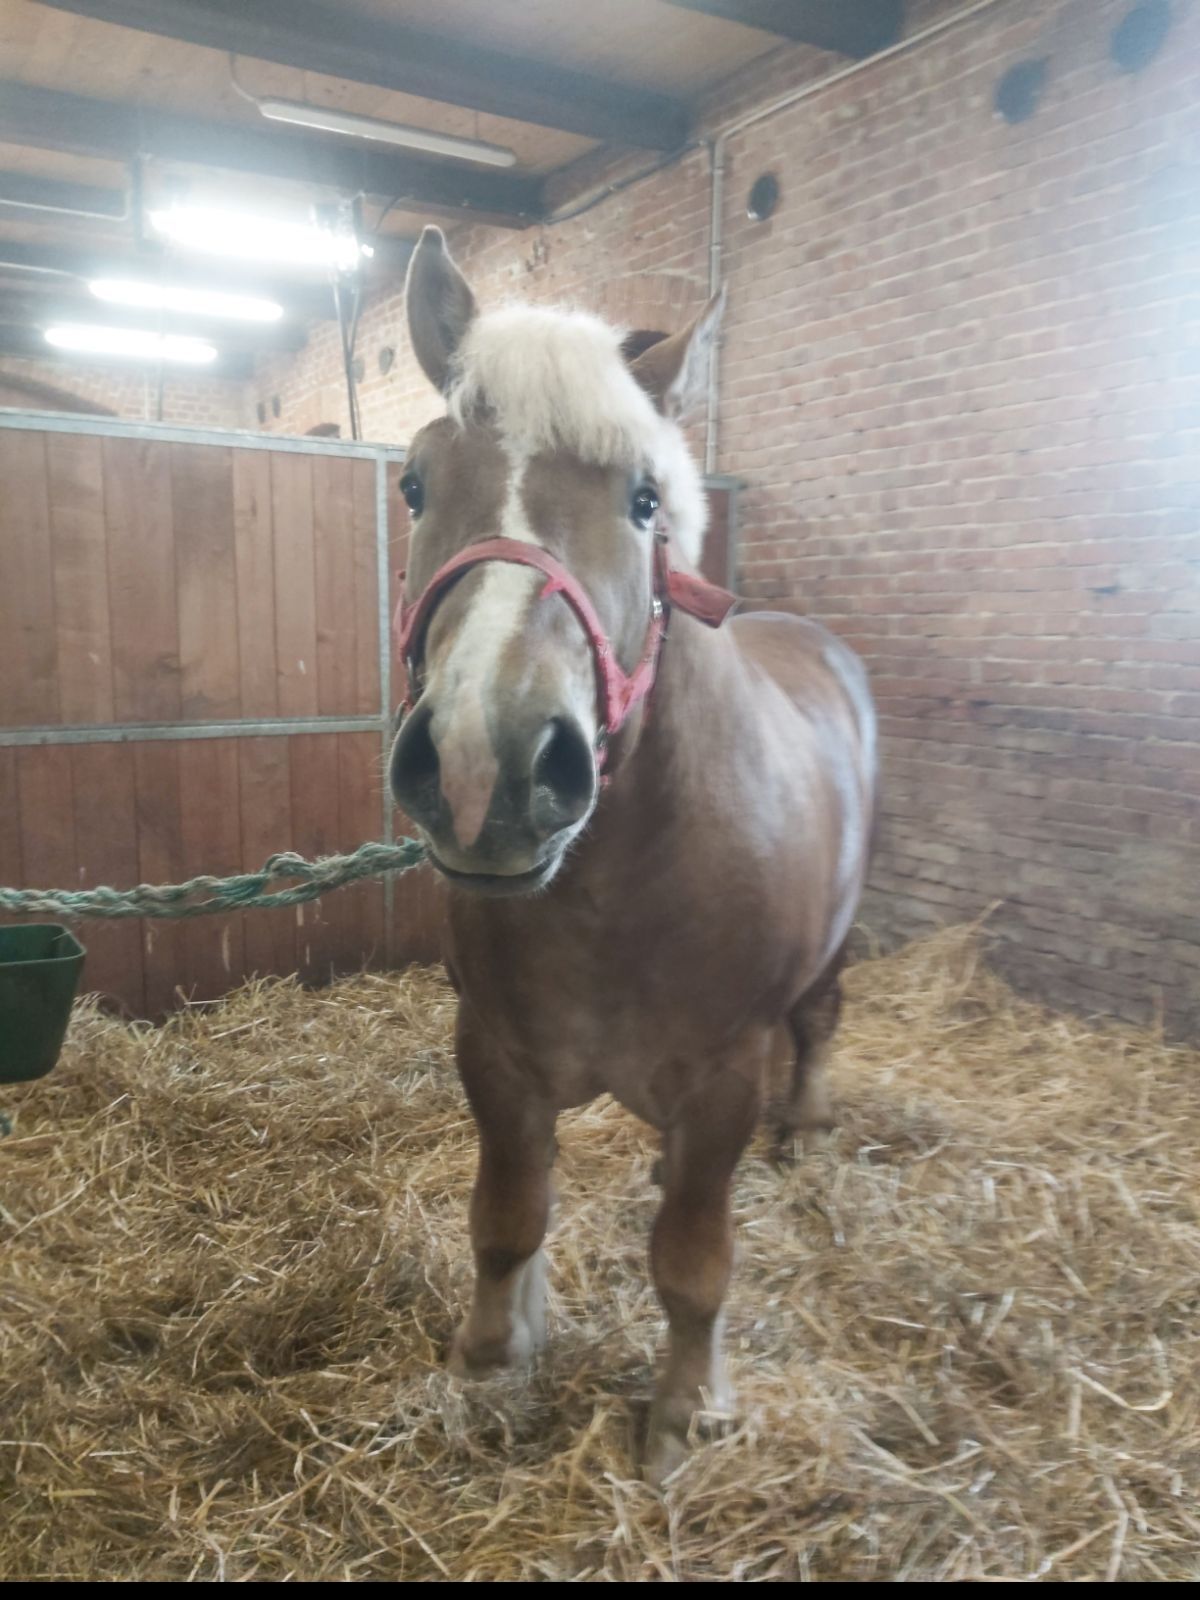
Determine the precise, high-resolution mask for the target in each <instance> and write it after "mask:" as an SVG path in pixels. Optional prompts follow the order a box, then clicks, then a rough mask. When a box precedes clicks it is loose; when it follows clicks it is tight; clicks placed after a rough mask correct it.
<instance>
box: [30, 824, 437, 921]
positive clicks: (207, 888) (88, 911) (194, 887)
mask: <svg viewBox="0 0 1200 1600" xmlns="http://www.w3.org/2000/svg"><path fill="white" fill-rule="evenodd" d="M424 859H425V846H424V845H423V844H421V843H420V841H419V840H417V839H401V840H400V842H399V843H398V844H364V845H360V846H359V848H358V849H357V850H355V851H354V853H353V855H348V856H323V857H321V858H320V859H319V860H317V861H306V860H305V859H304V857H303V856H296V855H291V854H290V853H287V852H285V853H283V854H281V855H276V856H272V857H271V859H270V860H269V861H268V862H267V864H266V865H265V866H264V867H263V869H262V871H261V872H243V873H241V874H239V875H238V876H237V877H234V878H211V877H202V878H191V879H190V880H189V881H188V882H187V883H175V884H150V883H142V884H139V885H138V887H137V888H136V889H106V888H97V889H79V890H74V889H0V911H17V912H24V913H29V912H34V913H42V914H45V915H47V916H52V917H205V916H211V915H213V914H214V913H217V914H219V913H220V912H230V911H254V910H258V909H259V908H260V907H262V906H298V905H303V904H304V902H305V901H307V900H318V899H320V897H321V896H322V895H323V894H326V893H327V892H328V891H329V890H330V889H340V888H341V887H342V886H343V885H344V884H347V883H357V882H358V881H359V880H360V879H361V878H374V877H377V876H378V875H379V874H380V873H384V872H407V871H408V870H409V869H410V867H417V866H420V864H421V862H422V861H424ZM286 878H291V879H294V880H296V881H295V886H294V887H293V888H290V889H274V890H268V888H267V885H268V884H270V883H273V882H278V881H279V880H280V879H286Z"/></svg>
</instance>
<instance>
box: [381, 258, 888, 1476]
mask: <svg viewBox="0 0 1200 1600" xmlns="http://www.w3.org/2000/svg"><path fill="white" fill-rule="evenodd" d="M407 298H408V320H409V327H410V332H411V335H412V342H413V347H414V349H415V351H416V354H417V357H418V360H419V361H420V363H421V366H422V367H423V369H424V371H425V373H426V374H427V376H428V377H429V378H430V379H431V381H432V382H433V383H434V384H435V385H436V386H437V387H438V388H439V389H440V390H441V391H442V393H443V394H444V396H445V398H446V401H447V415H445V416H444V417H441V418H439V419H438V420H437V421H435V422H432V423H430V424H429V425H428V426H427V427H425V428H423V429H421V431H420V432H419V433H418V434H417V435H416V437H415V438H414V440H413V442H412V447H411V449H410V451H409V454H408V459H407V461H406V464H405V473H404V477H403V479H402V488H403V491H404V494H405V497H406V499H407V501H408V504H409V507H410V509H411V511H412V519H413V520H412V544H411V559H410V565H409V573H408V593H409V594H410V595H411V596H413V597H414V603H413V605H412V607H411V608H406V609H405V612H404V615H403V619H402V620H403V633H402V645H403V651H404V655H405V657H406V664H407V667H408V672H409V696H410V706H409V711H408V715H407V717H406V719H405V721H404V724H403V726H402V728H401V730H400V733H399V735H398V737H397V739H396V743H395V747H394V750H393V753H392V760H391V774H390V776H391V783H392V788H393V791H394V793H395V796H396V799H397V802H398V803H399V804H400V806H401V807H402V808H403V809H404V810H405V811H406V812H407V813H408V814H409V815H410V816H411V817H412V818H413V819H414V821H415V822H416V823H417V824H418V826H419V828H420V829H421V832H422V834H423V836H424V838H425V840H426V842H427V844H428V847H429V851H430V855H431V856H432V858H433V860H434V862H435V863H436V865H437V866H438V867H439V868H440V869H441V871H442V872H443V873H444V874H445V875H446V877H447V878H448V879H449V880H450V883H451V886H452V891H453V892H452V893H451V895H450V918H449V921H450V935H449V936H450V948H449V952H448V965H449V968H450V972H451V977H452V979H453V981H454V984H455V987H456V988H457V990H458V992H459V995H460V1004H459V1013H458V1032H457V1059H458V1068H459V1072H460V1074H461V1077H462V1081H463V1084H464V1087H465V1089H466V1092H467V1097H468V1099H469V1101H470V1104H471V1109H472V1111H473V1113H474V1115H475V1120H476V1122H477V1124H478V1129H479V1142H480V1158H479V1173H478V1179H477V1181H476V1185H475V1192H474V1197H473V1199H472V1202H471V1239H472V1244H473V1247H474V1254H475V1267H476V1281H475V1294H474V1300H473V1303H472V1305H471V1309H470V1311H469V1313H468V1315H467V1317H466V1320H465V1321H464V1323H463V1324H462V1326H461V1328H460V1329H459V1331H458V1334H457V1335H456V1338H455V1342H454V1348H453V1352H452V1355H451V1365H452V1367H453V1369H454V1370H455V1371H456V1372H458V1373H460V1374H463V1375H475V1374H481V1373H484V1372H487V1371H489V1370H491V1369H493V1368H496V1367H500V1366H505V1365H508V1364H515V1363H523V1362H525V1361H527V1360H528V1359H529V1358H530V1357H531V1355H532V1354H533V1352H534V1351H535V1350H536V1349H537V1347H538V1346H539V1345H540V1344H541V1342H542V1340H543V1337H544V1332H545V1315H544V1307H543V1301H544V1259H543V1254H542V1240H543V1236H544V1234H545V1231H546V1227H547V1222H548V1218H549V1213H550V1204H551V1182H550V1169H551V1166H552V1164H553V1161H554V1154H555V1148H556V1147H555V1140H554V1129H555V1120H556V1117H557V1115H558V1113H559V1112H560V1111H562V1110H563V1109H565V1108H566V1107H568V1106H578V1105H582V1104H584V1103H585V1102H587V1101H589V1100H592V1099H594V1098H595V1097H596V1096H598V1095H601V1094H604V1093H609V1094H612V1095H613V1096H615V1097H616V1099H617V1100H619V1101H620V1102H621V1104H622V1105H624V1106H626V1107H628V1108H629V1109H630V1110H631V1111H633V1112H635V1113H636V1114H637V1115H638V1116H640V1117H643V1118H644V1119H645V1120H646V1121H647V1122H649V1123H650V1124H652V1125H653V1126H654V1127H655V1128H657V1129H659V1130H661V1134H662V1147H663V1160H662V1163H661V1176H662V1185H663V1191H664V1192H663V1199H662V1206H661V1210H660V1211H659V1214H658V1218H657V1221H656V1222H655V1225H654V1231H653V1238H652V1242H651V1248H650V1264H651V1270H652V1272H653V1275H654V1282H655V1286H656V1288H657V1290H658V1293H659V1296H660V1298H661V1300H662V1303H663V1306H664V1308H665V1310H666V1314H667V1319H668V1324H669V1337H668V1347H667V1355H666V1361H665V1364H664V1367H663V1370H662V1373H661V1375H660V1377H659V1380H658V1386H657V1391H656V1396H655V1400H654V1405H653V1408H652V1411H651V1417H650V1432H649V1439H648V1444H647V1460H646V1473H647V1476H648V1477H649V1478H650V1479H651V1481H653V1482H660V1481H661V1480H662V1479H663V1478H664V1477H665V1476H666V1475H667V1474H668V1473H669V1472H671V1471H672V1470H673V1469H674V1468H675V1467H676V1466H677V1465H678V1464H679V1463H680V1462H681V1461H682V1459H683V1457H684V1454H685V1452H686V1448H687V1438H688V1432H689V1427H690V1424H691V1420H692V1417H693V1415H694V1413H695V1412H696V1411H697V1410H698V1409H699V1408H701V1407H702V1406H704V1405H705V1404H706V1403H707V1404H715V1405H717V1406H718V1407H720V1406H722V1405H723V1404H724V1403H725V1392H726V1386H725V1378H724V1370H723V1363H722V1357H721V1348H720V1340H721V1333H720V1329H721V1306H722V1302H723V1300H724V1298H725V1292H726V1288H727V1285H728V1282H729V1276H730V1266H731V1259H732V1250H733V1238H732V1226H731V1220H730V1203H729V1202H730V1185H731V1181H732V1178H733V1173H734V1169H735V1167H736V1165H737V1162H738V1159H739V1157H740V1156H741V1153H742V1150H743V1149H744V1147H745V1145H746V1143H747V1141H748V1139H749V1138H750V1136H751V1133H752V1132H753V1130H754V1127H755V1125H756V1122H757V1120H758V1118H759V1115H760V1111H761V1109H762V1105H763V1098H764V1083H765V1080H766V1076H767V1071H768V1066H769V1062H770V1059H771V1056H772V1053H773V1051H774V1050H775V1049H776V1046H777V1043H778V1039H779V1036H780V1034H781V1032H786V1033H787V1034H790V1040H791V1041H794V1047H792V1048H794V1054H795V1058H796V1059H795V1069H794V1075H793V1077H792V1088H791V1092H790V1095H789V1097H788V1098H787V1099H786V1103H785V1104H784V1106H783V1109H782V1115H781V1122H782V1124H783V1126H784V1128H785V1129H786V1130H787V1131H788V1132H789V1133H790V1132H792V1131H795V1130H797V1129H799V1128H803V1127H810V1126H815V1125H819V1124H823V1123H824V1122H825V1121H826V1119H827V1116H828V1112H827V1108H826V1106H825V1102H824V1096H823V1088H822V1085H821V1083H820V1081H819V1072H820V1058H821V1054H822V1052H823V1050H824V1047H825V1045H826V1043H827V1041H828V1038H829V1035H830V1034H831V1032H832V1029H833V1026H834V1023H835V1021H836V1014H837V984H838V969H839V965H840V962H841V956H842V949H843V945H844V943H845V940H846V936H847V933H848V930H849V928H850V924H851V920H852V918H853V916H854V912H855V907H856V904H857V901H858V897H859V894H860V891H861V888H862V882H863V875H864V871H865V866H866V858H867V852H868V841H869V836H870V833H871V823H872V814H873V807H874V797H873V788H874V762H875V757H874V719H873V713H872V709H871V701H870V696H869V692H868V689H867V685H866V679H865V675H864V673H863V670H862V667H861V666H860V664H859V663H858V661H857V659H856V658H855V657H854V656H853V655H852V654H851V653H850V652H849V651H848V650H847V649H846V648H845V647H844V646H842V645H841V644H839V643H838V642H837V641H836V640H835V639H834V638H832V637H831V636H830V635H829V634H827V633H825V632H824V631H823V630H822V629H821V628H819V627H817V626H816V625H814V624H812V623H810V622H806V621H804V620H802V619H800V618H798V617H794V616H782V615H773V614H766V613H764V614H755V615H748V616H738V617H735V618H734V619H733V620H731V621H729V622H728V623H727V624H726V625H725V626H722V627H713V626H711V625H710V626H704V625H703V624H704V623H705V622H707V623H709V624H713V623H716V622H717V621H718V620H719V619H720V616H721V615H722V614H723V612H724V610H725V609H726V607H725V605H723V604H721V603H719V599H714V596H713V594H712V593H711V592H706V591H705V590H704V588H703V586H702V585H700V584H699V583H698V582H697V581H696V580H694V579H691V580H689V579H688V578H687V577H686V576H682V575H681V572H680V571H679V570H673V569H675V568H678V567H680V566H687V565H692V564H694V563H695V562H696V561H697V559H698V557H699V553H700V548H701V540H702V535H703V529H704V510H703V498H702V491H701V484H700V479H699V476H698V473H697V471H696V468H695V466H694V464H693V462H692V460H691V458H690V456H689V454H688V452H687V449H686V447H685V444H684V440H683V436H682V433H681V431H680V428H679V423H678V420H677V419H678V417H679V416H680V415H682V414H683V412H684V410H685V409H686V407H687V405H688V403H689V400H690V398H691V397H692V396H693V395H694V394H696V393H703V390H704V387H705V377H706V368H707V363H708V357H709V347H710V345H711V341H712V335H713V330H714V326H715V323H716V320H717V316H718V314H719V309H720V308H719V305H717V304H716V303H714V304H711V305H710V306H709V307H708V308H706V310H705V312H704V313H703V314H702V315H701V317H700V318H699V319H698V320H697V322H696V323H695V324H694V325H693V326H692V327H691V328H689V329H687V330H686V331H685V332H684V333H682V334H678V335H675V336H672V337H670V338H667V339H662V340H660V341H658V342H655V343H652V344H650V345H649V347H648V348H643V349H642V351H641V353H640V354H638V355H636V356H635V357H634V358H633V359H627V358H626V353H623V351H622V347H621V342H620V338H621V336H620V334H619V333H618V332H617V331H615V330H614V329H611V328H609V327H608V326H607V325H605V324H604V323H602V322H599V321H598V320H596V319H595V318H593V317H590V316H586V315H584V314H581V313H572V312H563V311H553V310H544V309H535V308H533V307H529V306H518V307H510V308H507V309H503V310H499V311H495V312H491V313H488V314H485V315H480V314H477V311H476V306H475V301H474V298H473V296H472V294H471V291H470V289H469V288H468V287H467V284H466V283H465V281H464V280H463V278H462V276H461V274H460V273H459V271H458V269H457V268H456V267H455V265H454V264H453V262H452V261H451V260H450V258H449V256H448V254H447V252H446V248H445V243H444V240H443V238H442V236H441V234H440V233H439V232H438V231H437V230H436V229H426V231H425V234H424V236H423V238H422V239H421V242H420V244H419V246H418V248H417V251H416V254H415V255H414V257H413V261H412V264H411V267H410V271H409V280H408V289H407ZM642 343H643V344H644V343H645V341H642ZM689 612H691V613H693V615H689V614H688V613H689ZM668 615H669V616H670V623H671V625H670V632H669V638H666V637H665V636H664V634H665V626H664V625H665V622H666V620H667V617H668ZM697 617H699V618H700V620H697Z"/></svg>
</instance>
